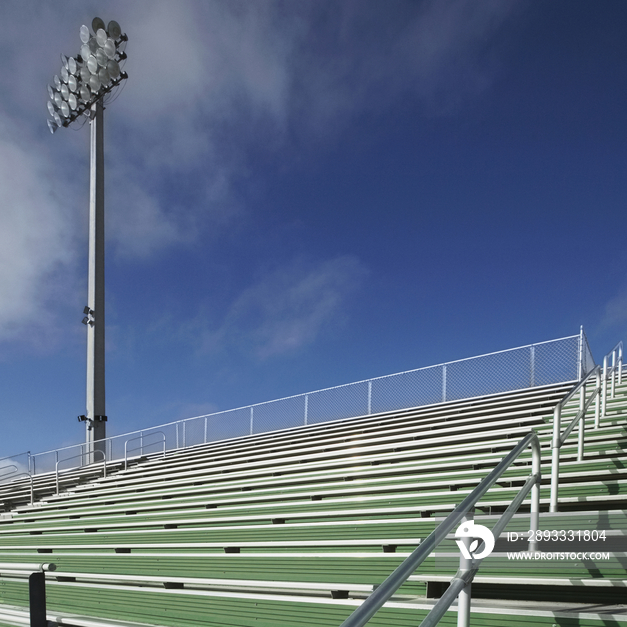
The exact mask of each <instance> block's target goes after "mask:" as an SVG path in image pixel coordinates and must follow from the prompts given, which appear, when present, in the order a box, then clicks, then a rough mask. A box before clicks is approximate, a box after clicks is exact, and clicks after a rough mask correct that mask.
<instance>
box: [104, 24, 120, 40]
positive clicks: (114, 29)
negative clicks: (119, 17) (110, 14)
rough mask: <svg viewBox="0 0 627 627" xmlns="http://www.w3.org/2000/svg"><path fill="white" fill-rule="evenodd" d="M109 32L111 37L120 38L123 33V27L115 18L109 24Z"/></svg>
mask: <svg viewBox="0 0 627 627" xmlns="http://www.w3.org/2000/svg"><path fill="white" fill-rule="evenodd" d="M107 33H109V37H111V39H119V38H120V35H122V29H121V28H120V25H119V24H118V23H117V22H116V21H115V20H111V21H110V22H109V25H108V26H107Z"/></svg>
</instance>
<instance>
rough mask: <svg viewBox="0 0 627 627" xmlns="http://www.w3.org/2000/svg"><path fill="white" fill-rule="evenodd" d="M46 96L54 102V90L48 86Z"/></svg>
mask: <svg viewBox="0 0 627 627" xmlns="http://www.w3.org/2000/svg"><path fill="white" fill-rule="evenodd" d="M48 96H50V100H54V89H52V87H50V85H48Z"/></svg>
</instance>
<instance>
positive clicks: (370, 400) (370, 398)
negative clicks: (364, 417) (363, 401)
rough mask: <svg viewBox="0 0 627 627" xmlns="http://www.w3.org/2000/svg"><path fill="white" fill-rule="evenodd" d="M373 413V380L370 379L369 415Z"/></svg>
mask: <svg viewBox="0 0 627 627" xmlns="http://www.w3.org/2000/svg"><path fill="white" fill-rule="evenodd" d="M371 414H372V380H370V381H368V415H369V416H370V415H371Z"/></svg>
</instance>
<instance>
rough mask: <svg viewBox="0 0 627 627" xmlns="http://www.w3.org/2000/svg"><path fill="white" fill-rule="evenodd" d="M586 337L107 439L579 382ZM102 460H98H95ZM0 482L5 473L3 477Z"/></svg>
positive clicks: (138, 439)
mask: <svg viewBox="0 0 627 627" xmlns="http://www.w3.org/2000/svg"><path fill="white" fill-rule="evenodd" d="M594 365H595V364H594V359H593V357H592V353H591V351H590V347H589V345H588V340H587V338H586V336H585V334H584V332H583V329H582V330H581V332H580V334H579V335H573V336H570V337H565V338H561V339H558V340H550V341H548V342H540V343H538V344H530V345H528V346H522V347H519V348H512V349H509V350H505V351H499V352H496V353H489V354H487V355H480V356H478V357H470V358H467V359H460V360H457V361H451V362H447V363H444V364H438V365H436V366H429V367H426V368H417V369H415V370H409V371H407V372H400V373H397V374H392V375H387V376H383V377H377V378H374V379H368V380H366V381H358V382H356V383H348V384H346V385H340V386H336V387H332V388H326V389H324V390H317V391H315V392H308V393H306V394H299V395H297V396H290V397H287V398H282V399H278V400H274V401H268V402H265V403H258V404H256V405H249V406H248V407H239V408H237V409H231V410H226V411H221V412H215V413H212V414H207V415H204V416H196V417H194V418H187V419H185V420H180V421H177V422H172V423H168V424H165V425H159V426H157V427H153V428H149V429H143V430H141V431H134V432H132V433H126V434H123V435H118V436H114V437H110V438H107V440H106V441H105V443H104V450H105V452H106V457H107V460H110V461H113V460H124V459H125V458H129V459H130V458H136V457H138V456H143V455H148V454H154V453H159V452H161V451H169V450H175V449H182V448H187V447H190V446H196V445H199V444H204V443H206V442H216V441H219V440H225V439H228V438H234V437H240V436H246V435H252V434H258V433H265V432H268V431H276V430H279V429H286V428H289V427H297V426H301V425H311V424H317V423H321V422H327V421H331V420H339V419H342V418H354V417H358V416H368V415H371V414H377V413H382V412H387V411H395V410H401V409H407V408H411V407H418V406H423V405H431V404H434V403H441V402H446V401H453V400H461V399H465V398H472V397H476V396H486V395H490V394H498V393H501V392H507V391H511V390H519V389H524V388H530V387H537V386H543V385H550V384H553V383H563V382H568V381H576V380H578V379H580V378H582V376H585V374H586V373H588V372H589V371H590V370H592V368H594ZM88 460H89V455H87V453H86V445H85V444H79V445H76V446H73V447H67V448H65V449H58V450H56V451H48V452H46V453H38V454H37V455H33V456H31V459H30V469H31V472H33V474H35V473H36V474H39V473H42V472H50V471H54V470H55V467H56V465H57V463H58V467H59V469H65V468H70V467H76V466H80V465H83V464H84V463H88ZM95 461H96V462H97V461H100V458H98V459H96V460H95ZM0 480H1V477H0Z"/></svg>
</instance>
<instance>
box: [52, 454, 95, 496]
mask: <svg viewBox="0 0 627 627" xmlns="http://www.w3.org/2000/svg"><path fill="white" fill-rule="evenodd" d="M94 453H100V455H102V468H103V476H104V477H106V476H107V456H106V455H105V454H104V452H103V451H101V450H99V449H94V450H93V451H84V452H83V453H80V454H79V455H72V457H66V458H65V459H57V462H56V464H55V466H54V474H55V480H56V485H57V495H58V494H59V464H62V463H63V462H67V461H68V460H70V459H76V458H77V457H85V455H93V454H94Z"/></svg>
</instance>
